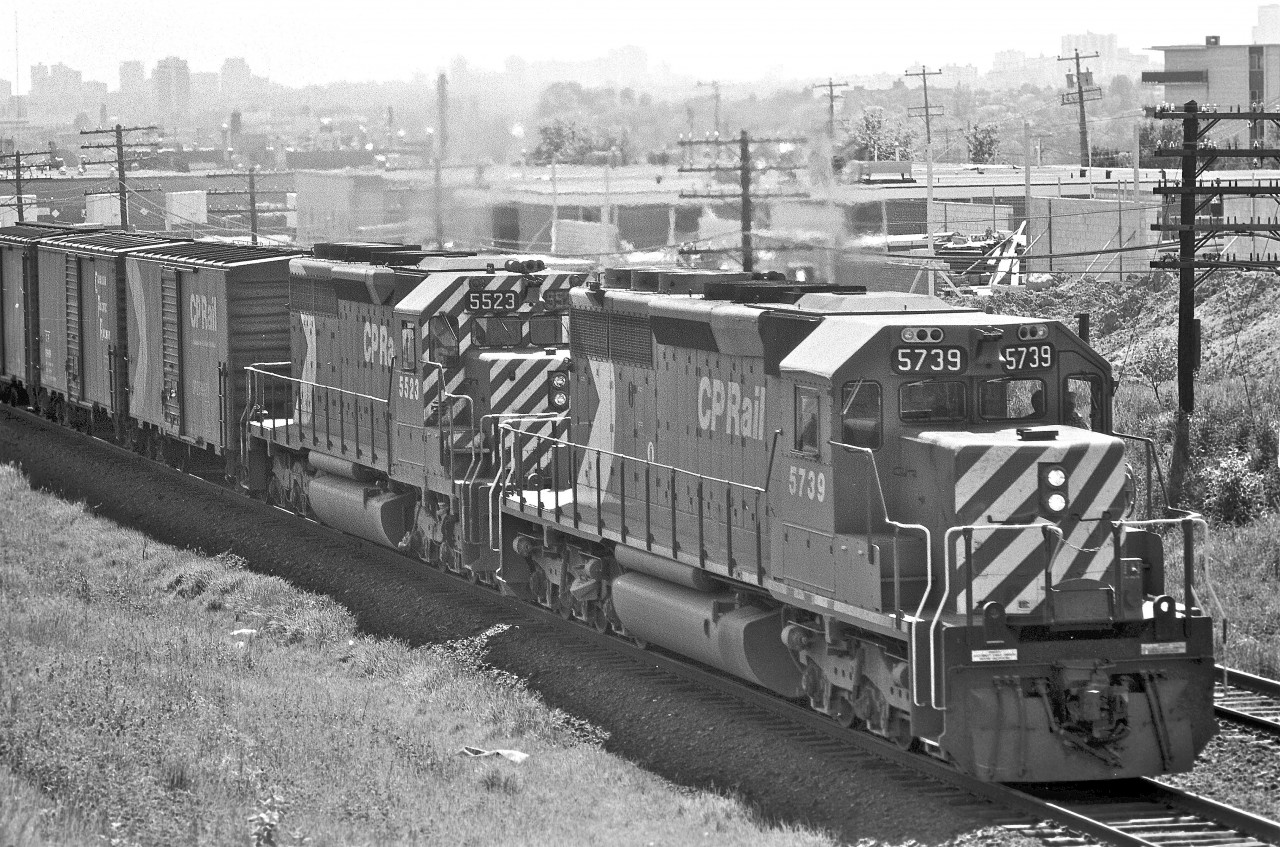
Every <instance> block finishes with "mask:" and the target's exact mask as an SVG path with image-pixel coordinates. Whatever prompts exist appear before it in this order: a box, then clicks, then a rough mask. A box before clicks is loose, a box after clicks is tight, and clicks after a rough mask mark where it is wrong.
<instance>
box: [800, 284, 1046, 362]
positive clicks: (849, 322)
mask: <svg viewBox="0 0 1280 847" xmlns="http://www.w3.org/2000/svg"><path fill="white" fill-rule="evenodd" d="M930 299H933V298H930ZM925 316H927V317H925ZM1051 322H1052V321H1050V320H1049V319H1047V318H1027V317H1022V316H1019V315H991V314H986V313H984V312H980V311H978V310H976V309H949V310H945V311H940V312H932V311H930V312H923V311H914V312H910V311H904V312H874V313H865V312H864V313H861V314H850V313H841V314H828V315H827V316H826V318H825V320H823V321H822V322H821V323H820V324H818V325H817V326H816V327H814V329H813V332H811V333H809V335H808V337H806V338H805V339H804V340H803V341H801V342H800V343H799V344H797V345H796V347H795V349H794V350H792V351H791V352H790V353H789V354H788V355H787V356H786V357H785V358H784V359H783V360H782V362H781V363H780V364H779V366H778V367H779V370H780V371H782V372H783V373H788V372H791V373H795V374H803V375H805V376H809V377H819V378H822V379H831V378H832V377H833V376H835V373H836V371H837V370H838V369H839V368H840V367H842V366H843V365H844V363H845V362H847V361H848V360H849V357H850V356H852V355H853V354H854V353H856V352H857V351H858V350H860V349H861V348H862V347H863V346H865V345H866V344H868V343H870V342H871V340H872V339H873V338H874V337H875V336H876V334H877V333H879V332H880V331H881V330H882V329H884V328H885V327H887V326H911V325H913V324H921V323H929V324H933V325H935V326H1020V325H1022V324H1032V323H1051Z"/></svg>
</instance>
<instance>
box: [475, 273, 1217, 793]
mask: <svg viewBox="0 0 1280 847" xmlns="http://www.w3.org/2000/svg"><path fill="white" fill-rule="evenodd" d="M571 298H572V305H571V312H570V326H571V333H572V334H571V347H570V360H571V368H572V383H571V385H570V389H571V394H572V397H573V402H572V411H571V413H570V415H569V416H568V417H567V418H566V421H565V423H564V426H563V427H562V428H561V429H560V430H559V431H557V432H556V433H550V434H548V433H542V432H534V431H532V430H531V429H530V428H529V427H526V426H524V425H523V423H522V422H520V421H510V422H504V423H502V424H500V426H499V429H500V431H501V441H502V448H501V449H502V457H503V458H502V462H501V464H502V467H503V468H504V471H503V476H502V477H501V478H500V479H499V480H498V481H497V483H496V485H495V500H496V510H497V512H498V515H499V521H498V526H497V527H495V531H494V534H493V538H492V543H493V548H494V549H495V550H498V551H500V553H501V556H502V561H501V567H500V570H499V577H500V579H501V580H502V583H503V585H504V586H506V587H507V588H508V590H511V591H514V592H518V593H524V594H526V595H527V596H530V597H532V598H536V599H539V600H540V601H541V602H543V603H544V604H546V605H549V606H552V607H557V608H560V609H561V610H562V611H564V612H566V613H571V614H574V615H578V616H580V617H582V618H583V619H584V620H587V621H592V622H594V623H596V625H598V626H600V627H602V628H605V627H612V628H615V629H617V630H618V631H620V632H621V633H623V634H625V635H627V636H630V637H632V638H635V639H637V640H638V641H641V642H645V643H650V644H654V645H659V646H661V647H663V648H666V649H669V650H672V651H675V652H678V653H681V654H683V655H686V656H690V657H692V658H694V659H697V660H698V661H700V662H703V663H705V664H708V665H711V666H713V667H716V668H719V669H721V670H723V671H725V672H727V673H730V674H733V675H735V676H739V677H742V678H744V679H747V680H750V681H751V682H754V683H756V684H757V685H760V686H762V687H764V688H767V689H770V690H772V691H775V692H777V693H778V694H780V695H782V696H784V697H792V698H807V699H808V701H809V704H810V705H811V706H812V708H814V709H816V710H818V711H820V712H823V713H825V714H827V715H830V716H831V717H832V718H834V719H835V720H836V721H839V722H840V723H842V724H846V725H854V724H857V725H859V726H861V727H864V728H866V729H868V730H870V731H871V732H873V733H876V734H879V735H882V736H885V737H887V738H890V739H893V740H895V741H897V742H898V743H899V744H901V745H903V746H906V747H919V748H923V749H924V750H927V751H929V752H931V753H933V754H935V755H937V756H940V757H943V758H945V759H947V760H949V761H951V762H954V763H955V765H956V766H957V767H959V768H960V769H962V770H964V771H966V772H969V773H972V774H975V775H977V776H979V777H981V778H983V779H987V780H993V781H1037V782H1038V781H1057V780H1096V779H1112V778H1121V777H1132V776H1138V775H1150V774H1160V773H1168V772H1173V771H1182V770H1187V769H1189V768H1190V767H1191V765H1192V762H1193V760H1194V759H1195V757H1196V755H1197V754H1198V753H1199V751H1200V750H1201V749H1202V748H1203V747H1204V746H1205V744H1206V743H1207V742H1208V741H1209V739H1210V737H1211V736H1212V735H1213V733H1214V731H1215V724H1214V720H1213V716H1212V715H1213V710H1212V690H1213V655H1212V653H1213V647H1212V632H1211V621H1210V619H1209V618H1208V617H1207V616H1206V615H1205V614H1204V613H1203V612H1202V611H1201V609H1199V608H1198V607H1197V606H1196V604H1195V601H1194V596H1195V595H1194V588H1193V586H1192V585H1191V576H1192V573H1193V559H1194V555H1195V545H1196V544H1197V543H1198V541H1197V539H1198V538H1200V536H1201V532H1202V528H1203V521H1202V520H1200V519H1199V517H1198V516H1196V515H1192V514H1186V513H1178V514H1174V515H1172V516H1165V517H1160V518H1156V519H1146V520H1134V519H1131V518H1130V517H1128V516H1129V515H1130V510H1131V509H1132V507H1133V506H1134V499H1135V495H1134V480H1133V479H1132V471H1131V470H1130V468H1129V467H1128V465H1127V463H1126V460H1125V456H1126V452H1125V443H1124V441H1123V440H1122V438H1121V437H1118V436H1116V435H1115V434H1113V433H1112V431H1111V417H1110V416H1111V402H1110V401H1111V392H1112V388H1113V383H1112V377H1111V371H1110V368H1109V366H1108V363H1107V362H1106V360H1104V359H1103V358H1101V357H1100V356H1099V355H1098V354H1097V353H1095V352H1094V351H1093V350H1092V349H1090V348H1089V347H1088V345H1086V344H1085V343H1083V342H1082V340H1081V339H1080V338H1079V337H1078V336H1077V335H1076V334H1075V333H1074V332H1072V331H1071V330H1069V329H1068V328H1067V327H1065V326H1064V325H1062V324H1061V323H1060V322H1055V321H1050V320H1037V319H1027V318H1018V317H1007V316H999V315H992V314H986V313H983V312H980V311H974V310H970V309H962V308H956V307H953V306H950V305H948V304H946V303H944V302H943V301H941V300H938V299H936V298H933V297H929V296H924V295H908V294H886V293H868V292H866V291H864V290H860V289H849V288H845V289H841V288H830V287H825V288H823V287H816V286H809V287H806V286H796V285H791V284H789V283H786V282H785V281H769V280H751V279H733V278H732V277H729V278H726V277H724V276H723V275H714V274H697V273H674V272H672V273H660V272H652V271H642V270H637V271H631V272H626V271H621V272H614V273H611V274H609V275H607V277H606V279H605V281H604V284H601V285H594V286H587V287H579V288H575V289H574V290H573V291H572V292H571ZM530 457H538V458H536V459H534V460H531V459H530ZM1166 539H1168V540H1169V542H1170V544H1171V545H1172V550H1173V551H1175V552H1178V553H1180V555H1181V557H1182V561H1183V565H1184V575H1183V584H1182V585H1181V586H1179V587H1178V588H1179V589H1180V591H1173V592H1172V593H1170V592H1168V591H1167V590H1166V586H1165V541H1166ZM1175 594H1180V598H1178V599H1175V596H1174V595H1175Z"/></svg>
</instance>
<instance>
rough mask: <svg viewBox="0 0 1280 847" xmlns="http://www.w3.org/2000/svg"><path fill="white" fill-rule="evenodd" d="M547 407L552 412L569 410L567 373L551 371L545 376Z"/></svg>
mask: <svg viewBox="0 0 1280 847" xmlns="http://www.w3.org/2000/svg"><path fill="white" fill-rule="evenodd" d="M547 405H548V406H550V407H551V411H553V412H563V411H565V410H566V409H568V408H569V372H568V371H551V372H550V373H549V374H547Z"/></svg>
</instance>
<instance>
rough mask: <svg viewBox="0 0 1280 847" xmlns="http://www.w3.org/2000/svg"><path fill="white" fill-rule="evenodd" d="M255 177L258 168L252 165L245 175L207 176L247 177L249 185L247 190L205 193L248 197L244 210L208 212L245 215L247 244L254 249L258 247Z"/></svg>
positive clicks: (212, 175)
mask: <svg viewBox="0 0 1280 847" xmlns="http://www.w3.org/2000/svg"><path fill="white" fill-rule="evenodd" d="M257 175H258V166H257V165H254V166H252V167H250V168H249V172H248V173H247V174H241V173H230V174H209V176H210V177H213V178H215V179H221V178H226V177H239V178H243V177H246V176H247V177H248V178H249V185H248V188H247V189H236V188H227V189H218V190H216V191H209V192H206V193H207V194H213V195H215V196H221V195H243V194H247V195H249V202H248V203H247V204H246V206H245V207H244V208H242V209H233V208H232V209H229V208H221V207H220V208H216V209H210V210H209V211H210V212H213V213H214V214H222V215H244V214H247V215H248V216H249V242H250V243H251V244H252V245H253V246H254V247H257V246H258V181H257Z"/></svg>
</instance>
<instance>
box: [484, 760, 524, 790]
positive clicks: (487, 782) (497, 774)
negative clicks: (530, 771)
mask: <svg viewBox="0 0 1280 847" xmlns="http://www.w3.org/2000/svg"><path fill="white" fill-rule="evenodd" d="M480 787H481V788H483V789H484V790H485V791H500V792H502V793H503V794H519V793H520V780H519V779H517V778H516V777H515V776H513V775H511V774H504V773H502V771H501V770H499V769H498V768H496V767H494V768H490V769H489V770H487V771H485V773H484V775H483V776H481V777H480Z"/></svg>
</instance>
